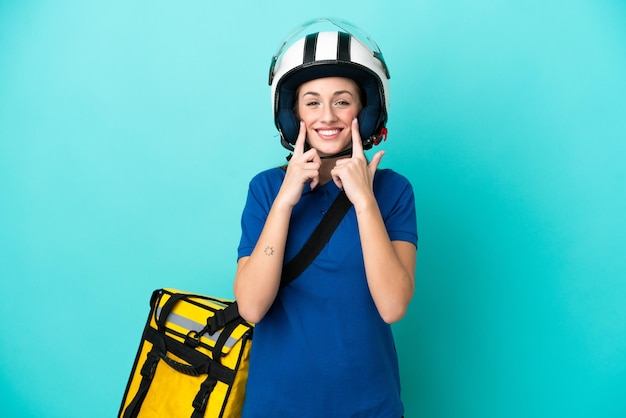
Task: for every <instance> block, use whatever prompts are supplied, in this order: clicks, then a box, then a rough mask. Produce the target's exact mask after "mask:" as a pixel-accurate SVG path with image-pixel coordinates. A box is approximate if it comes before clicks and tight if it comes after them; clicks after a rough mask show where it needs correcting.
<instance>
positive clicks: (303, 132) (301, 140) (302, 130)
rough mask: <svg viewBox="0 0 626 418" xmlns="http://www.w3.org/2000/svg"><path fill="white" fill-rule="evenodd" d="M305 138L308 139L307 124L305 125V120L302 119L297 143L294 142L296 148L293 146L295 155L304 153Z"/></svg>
mask: <svg viewBox="0 0 626 418" xmlns="http://www.w3.org/2000/svg"><path fill="white" fill-rule="evenodd" d="M305 139H306V126H304V121H300V130H299V131H298V138H296V143H295V144H294V148H293V153H294V155H296V154H297V155H302V154H304V142H305Z"/></svg>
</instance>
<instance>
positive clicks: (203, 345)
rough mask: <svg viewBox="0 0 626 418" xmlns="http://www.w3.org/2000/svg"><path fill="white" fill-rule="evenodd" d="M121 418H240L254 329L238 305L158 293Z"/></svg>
mask: <svg viewBox="0 0 626 418" xmlns="http://www.w3.org/2000/svg"><path fill="white" fill-rule="evenodd" d="M150 306H151V309H150V315H149V317H148V321H147V323H146V326H145V328H144V332H143V336H142V339H141V343H140V345H139V350H138V352H137V356H136V357H135V362H134V365H133V368H132V371H131V375H130V378H129V380H128V384H127V386H126V391H125V393H124V398H123V400H122V405H121V407H120V412H119V418H135V417H136V418H165V417H192V418H209V417H211V418H213V417H224V418H229V417H239V416H241V408H242V406H243V401H244V397H245V388H246V379H247V377H248V359H249V353H250V347H251V342H252V333H253V326H252V325H251V324H249V323H247V322H246V321H245V320H243V319H242V318H241V317H240V316H239V312H238V311H237V304H236V303H234V302H233V301H229V300H225V299H221V298H214V297H209V296H203V295H198V294H190V293H184V292H180V291H177V290H174V289H159V290H155V291H154V293H153V294H152V298H151V300H150Z"/></svg>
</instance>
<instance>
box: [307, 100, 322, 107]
mask: <svg viewBox="0 0 626 418" xmlns="http://www.w3.org/2000/svg"><path fill="white" fill-rule="evenodd" d="M304 105H305V106H309V107H312V106H317V105H319V102H318V101H317V100H308V101H306V102H305V103H304Z"/></svg>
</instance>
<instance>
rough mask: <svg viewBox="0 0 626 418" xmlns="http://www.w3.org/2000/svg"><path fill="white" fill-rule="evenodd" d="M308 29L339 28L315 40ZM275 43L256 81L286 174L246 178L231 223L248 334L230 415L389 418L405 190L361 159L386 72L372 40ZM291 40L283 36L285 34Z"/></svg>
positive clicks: (403, 289) (333, 37) (409, 231)
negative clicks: (346, 203)
mask: <svg viewBox="0 0 626 418" xmlns="http://www.w3.org/2000/svg"><path fill="white" fill-rule="evenodd" d="M320 23H324V24H328V23H331V24H333V25H335V26H336V27H337V28H338V29H339V30H334V31H323V32H319V31H318V32H315V31H314V29H315V27H316V26H317V25H319V24H320ZM303 31H308V33H307V34H306V35H305V36H301V37H300V38H299V39H298V40H297V41H296V42H294V43H291V40H287V41H286V42H285V43H284V44H283V47H282V49H283V50H284V52H283V51H279V53H277V54H276V55H275V57H274V61H273V64H272V68H271V70H270V84H271V86H272V93H273V94H272V100H273V105H274V114H275V122H276V126H277V128H278V129H279V131H280V134H281V141H282V143H283V145H284V146H285V147H287V148H288V149H290V150H292V151H293V154H292V155H291V157H290V160H289V164H288V165H287V166H286V168H285V167H283V168H274V169H270V170H267V171H264V172H262V173H260V174H258V175H257V176H255V177H254V178H253V179H252V181H251V182H250V188H249V192H248V199H247V202H246V206H245V208H244V212H243V215H242V238H241V243H240V246H239V261H238V266H237V273H236V277H235V285H234V291H235V297H236V299H237V301H238V305H239V310H240V314H241V315H242V316H243V317H244V318H245V319H246V320H248V321H250V322H253V323H255V324H256V327H255V336H254V344H253V346H252V347H253V348H252V354H251V360H250V372H249V377H248V384H247V392H246V402H245V404H244V412H243V416H244V417H264V418H267V417H298V418H300V417H315V418H319V417H341V418H343V417H376V418H385V417H389V418H399V417H400V416H402V414H403V413H404V409H403V405H402V402H401V399H400V382H399V372H398V362H397V355H396V352H395V346H394V342H393V335H392V332H391V327H390V325H389V324H391V323H393V322H396V321H398V320H400V319H401V318H402V317H403V316H404V314H405V312H406V309H407V307H408V304H409V302H410V300H411V298H412V295H413V289H414V271H415V258H416V248H417V227H416V221H415V204H414V197H413V191H412V188H411V185H410V183H409V182H408V181H407V179H406V178H404V177H403V176H401V175H399V174H397V173H395V172H394V171H391V170H388V169H385V170H378V169H377V167H378V165H379V163H380V161H381V159H382V157H383V155H384V152H383V151H379V152H378V153H376V154H375V155H374V156H373V157H372V159H371V161H370V162H368V160H367V159H366V157H365V155H364V149H367V148H369V147H371V146H372V145H373V144H377V143H378V142H380V140H381V139H383V138H384V137H385V135H386V128H385V123H386V121H387V108H388V103H387V97H388V93H387V90H388V77H389V75H388V72H387V69H386V66H385V63H384V60H383V59H382V54H381V53H380V51H379V50H378V48H377V47H376V46H375V44H374V43H373V41H371V40H370V39H369V38H367V37H365V36H363V35H362V34H359V33H358V30H357V29H356V28H354V27H353V26H351V25H349V24H347V23H345V22H337V21H332V20H329V19H318V20H316V21H313V22H311V23H309V24H307V25H305V26H304V27H303V29H302V31H300V32H299V33H297V34H296V35H294V36H300V34H301V33H302V32H303ZM292 38H293V37H292ZM341 190H344V191H345V193H346V195H347V196H348V198H349V200H350V202H351V203H352V205H353V207H352V208H351V209H350V210H349V211H348V213H347V214H346V216H345V218H344V219H343V220H342V221H341V223H340V225H339V226H338V228H337V230H336V231H335V232H334V234H333V236H332V237H331V239H330V241H329V242H328V244H327V245H326V246H325V247H324V249H323V250H322V252H321V253H320V255H319V256H318V257H317V258H316V259H315V261H314V262H313V263H312V264H311V265H310V266H309V267H308V268H307V269H306V270H305V271H304V272H303V273H302V274H301V275H300V276H299V277H298V278H297V279H296V280H294V281H293V282H291V283H290V284H288V285H287V286H285V287H282V288H281V287H280V279H281V269H282V266H283V263H285V262H287V261H289V260H290V259H291V258H292V257H293V256H294V255H295V254H296V253H297V252H298V251H299V250H300V248H301V247H302V246H303V244H304V242H305V241H306V239H307V238H308V237H309V236H310V235H311V233H312V231H313V230H314V229H315V227H316V226H317V224H318V223H319V221H320V220H321V218H322V216H323V214H324V213H325V211H326V210H327V209H328V207H329V206H330V204H331V203H332V201H333V200H334V198H335V197H336V196H337V195H338V194H339V193H340V191H341Z"/></svg>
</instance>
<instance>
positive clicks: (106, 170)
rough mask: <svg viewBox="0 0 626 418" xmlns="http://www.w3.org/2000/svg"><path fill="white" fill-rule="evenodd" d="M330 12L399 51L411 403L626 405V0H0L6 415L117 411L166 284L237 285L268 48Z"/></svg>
mask: <svg viewBox="0 0 626 418" xmlns="http://www.w3.org/2000/svg"><path fill="white" fill-rule="evenodd" d="M319 16H332V17H340V18H343V19H347V20H349V21H351V22H353V23H355V24H357V25H358V26H361V27H362V28H364V29H365V30H366V31H367V32H369V33H370V34H371V35H372V37H373V38H374V39H375V40H376V41H377V43H378V44H379V46H380V47H381V49H382V51H383V53H384V54H385V58H386V60H387V62H388V64H389V67H390V71H391V77H392V78H391V114H390V120H389V125H388V127H389V140H388V141H387V142H386V143H384V144H383V145H382V146H381V147H382V148H384V149H386V151H387V155H386V156H385V157H384V158H383V161H382V164H381V165H382V166H384V167H392V168H394V169H396V170H397V171H399V172H401V173H403V174H404V175H406V176H407V177H408V178H409V179H410V180H411V182H412V183H413V185H414V189H415V195H416V204H417V211H418V224H419V231H420V250H419V252H418V267H417V274H416V294H415V298H414V300H413V302H412V304H411V306H410V309H409V312H408V314H407V316H406V317H405V318H404V319H403V320H402V321H401V322H400V323H398V324H396V325H394V331H395V333H396V340H397V346H398V352H399V355H400V361H401V373H402V381H403V397H404V400H405V404H406V409H407V414H406V415H407V417H410V418H414V417H423V418H502V417H509V418H522V417H523V418H541V417H550V418H554V417H567V418H576V417H580V418H589V417H594V418H623V417H624V416H626V401H625V400H624V396H625V394H626V257H625V256H624V250H625V249H626V238H625V233H626V228H625V225H626V190H625V188H626V187H625V184H626V169H625V168H624V167H625V164H624V154H625V151H626V122H625V121H626V100H625V98H624V97H625V95H626V77H625V74H626V5H625V4H624V2H623V1H621V0H612V1H611V0H569V1H565V0H562V1H558V0H552V1H538V0H525V1H521V0H520V1H492V0H474V1H469V0H457V1H452V0H438V1H434V0H415V1H394V2H391V1H389V2H382V1H378V2H373V1H367V0H356V1H355V0H351V1H343V2H337V1H335V0H333V1H331V0H320V1H317V2H306V3H302V2H288V1H264V2H253V1H248V2H245V1H241V0H239V1H238V0H232V1H228V2H218V1H211V0H202V1H201V0H187V1H178V2H174V1H163V0H153V1H146V0H135V1H120V0H109V1H99V2H95V1H93V2H88V1H78V0H75V1H72V0H55V1H52V0H50V1H45V0H41V1H37V0H20V1H16V0H13V1H12V0H0V277H1V279H0V280H1V285H2V287H1V289H2V297H1V300H2V302H1V303H0V359H1V370H0V393H2V401H1V402H0V415H1V416H3V417H16V418H17V417H19V418H29V417H33V418H34V417H36V418H40V417H46V418H83V417H89V418H99V417H102V418H110V417H114V416H115V415H116V413H117V410H118V408H119V404H120V401H121V398H122V395H123V392H124V388H125V385H126V380H127V378H128V375H129V372H130V367H131V365H132V361H133V358H134V355H135V351H136V349H137V346H138V343H139V338H140V334H141V330H142V327H143V324H144V321H145V318H146V315H147V313H148V299H149V296H150V293H151V291H152V290H153V289H155V288H158V287H163V286H168V287H176V288H182V289H186V290H190V291H195V292H200V293H208V294H215V295H220V296H225V297H230V296H232V279H233V275H234V270H235V265H236V247H237V243H238V239H239V233H240V229H239V216H240V213H241V209H242V207H243V204H244V199H245V195H246V190H247V184H248V181H249V179H250V178H251V177H252V176H253V175H254V174H255V173H256V172H258V171H260V170H262V169H265V168H268V167H271V166H275V165H278V164H282V163H283V162H284V161H285V160H284V157H285V156H286V152H285V150H283V149H282V148H281V147H280V145H279V140H278V137H277V133H276V130H275V128H274V126H273V122H272V113H271V106H270V99H269V87H268V86H267V72H268V66H269V63H270V57H271V55H272V54H273V53H274V51H275V50H276V48H277V47H278V44H279V42H280V41H281V40H282V38H283V37H284V36H285V35H286V34H287V33H288V32H289V31H290V30H291V29H292V28H293V27H294V26H295V25H297V24H299V23H301V22H303V21H305V20H308V19H310V18H314V17H319ZM276 396H280V394H277V395H276ZM340 418H341V417H340Z"/></svg>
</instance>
